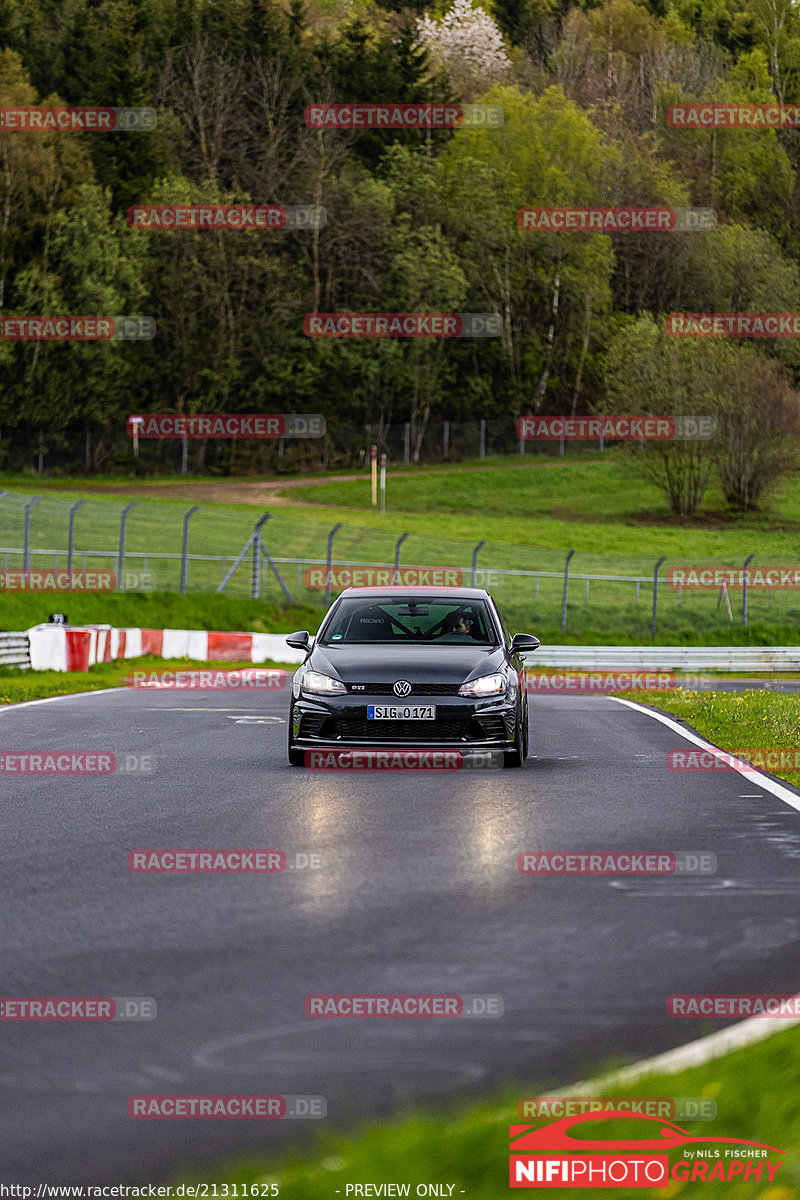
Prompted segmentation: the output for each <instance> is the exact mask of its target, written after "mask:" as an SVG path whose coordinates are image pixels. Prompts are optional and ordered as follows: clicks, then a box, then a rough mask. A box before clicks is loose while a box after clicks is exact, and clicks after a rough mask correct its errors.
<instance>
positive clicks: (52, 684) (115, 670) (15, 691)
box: [0, 654, 297, 705]
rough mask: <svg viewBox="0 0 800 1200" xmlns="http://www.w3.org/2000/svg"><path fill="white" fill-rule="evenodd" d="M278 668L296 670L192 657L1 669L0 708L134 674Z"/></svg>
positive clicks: (112, 683) (111, 684)
mask: <svg viewBox="0 0 800 1200" xmlns="http://www.w3.org/2000/svg"><path fill="white" fill-rule="evenodd" d="M254 666H258V667H280V668H282V669H283V670H285V671H289V672H294V671H295V670H296V669H297V667H296V666H292V665H290V664H287V663H278V662H266V663H257V664H254V663H251V662H239V663H229V662H198V661H197V660H196V659H193V658H169V659H166V658H155V657H153V656H152V655H149V654H146V655H142V657H141V658H126V659H118V660H116V661H115V662H110V663H97V664H96V665H95V666H93V667H90V668H89V670H88V671H20V670H19V668H18V667H0V705H2V704H20V703H21V702H22V701H23V700H44V699H46V698H47V697H48V696H70V695H74V694H75V692H96V691H99V690H101V689H102V688H116V687H126V686H127V684H126V680H127V679H128V678H129V677H130V676H131V675H132V674H133V672H134V671H147V673H148V674H152V673H153V672H155V673H157V674H163V673H164V672H166V671H170V672H174V671H203V670H206V671H208V670H211V671H215V672H216V671H236V670H238V669H239V668H240V667H241V668H246V669H248V668H251V667H254Z"/></svg>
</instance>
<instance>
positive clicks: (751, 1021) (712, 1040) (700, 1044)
mask: <svg viewBox="0 0 800 1200" xmlns="http://www.w3.org/2000/svg"><path fill="white" fill-rule="evenodd" d="M606 699H608V700H615V701H616V703H617V704H625V705H627V706H628V708H634V709H638V711H639V712H644V713H647V714H648V716H651V717H655V719H656V720H657V721H660V722H661V724H662V725H666V726H667V727H668V728H669V729H672V730H673V731H674V732H675V733H678V734H680V736H681V737H682V738H686V740H687V741H689V742H693V743H694V744H695V745H696V746H702V747H703V749H705V750H709V751H710V752H711V753H712V754H716V755H720V754H725V753H730V752H729V751H727V752H726V751H725V750H720V749H718V747H716V746H712V745H711V744H710V743H709V742H706V741H704V740H703V738H699V737H697V736H696V735H695V734H693V733H688V732H687V731H686V730H685V729H683V728H682V727H681V726H680V725H678V724H677V723H676V722H675V721H671V720H670V718H669V717H665V716H663V714H662V713H657V712H653V711H652V709H649V708H645V707H644V706H643V705H641V704H637V703H636V702H635V701H633V700H623V699H622V698H621V697H619V696H607V697H606ZM734 769H735V770H738V768H734ZM740 774H745V772H744V771H740ZM747 774H748V775H750V774H752V772H751V771H748V772H747ZM757 774H759V775H760V774H761V772H760V771H759V772H757ZM762 779H763V780H764V783H763V785H759V786H763V787H764V788H766V790H767V791H770V792H772V794H773V795H775V796H777V797H778V798H779V799H781V800H785V801H786V803H787V804H790V805H791V806H792V808H797V809H798V810H800V798H799V797H797V796H795V795H794V793H793V792H788V791H787V790H786V788H782V787H781V785H780V784H779V783H774V782H773V780H771V779H769V778H767V776H763V775H762ZM793 999H794V1000H795V1002H800V993H798V995H796V996H795V997H794V998H793ZM794 1025H800V1017H748V1018H747V1020H745V1021H738V1022H737V1023H736V1024H735V1025H731V1026H729V1027H728V1028H727V1029H720V1030H719V1031H718V1032H717V1033H709V1034H708V1035H707V1036H706V1037H701V1038H698V1039H697V1040H696V1041H694V1042H687V1043H686V1045H685V1046H677V1047H676V1048H675V1049H674V1050H667V1051H666V1052H665V1053H664V1054H656V1055H655V1056H654V1057H653V1058H643V1059H641V1060H640V1061H639V1062H636V1063H632V1064H631V1065H630V1066H629V1067H622V1068H621V1069H620V1070H618V1071H611V1072H609V1073H608V1074H607V1075H600V1076H599V1077H598V1078H596V1079H591V1080H582V1081H581V1082H580V1083H573V1084H570V1086H569V1087H566V1088H559V1089H558V1090H557V1091H555V1092H554V1093H553V1095H554V1096H564V1097H569V1096H586V1095H588V1096H592V1095H594V1094H595V1092H598V1091H602V1090H603V1089H606V1088H611V1087H618V1086H619V1085H620V1084H622V1085H625V1084H628V1083H637V1082H638V1081H639V1080H640V1079H642V1078H644V1077H645V1076H646V1075H655V1074H658V1073H663V1074H665V1075H677V1074H678V1072H679V1071H684V1070H688V1068H689V1067H700V1066H702V1065H703V1064H704V1063H707V1062H712V1061H713V1060H714V1059H715V1058H724V1056H725V1055H726V1054H731V1053H732V1052H733V1051H734V1050H741V1049H742V1048H743V1047H744V1046H752V1045H754V1044H755V1043H756V1042H762V1041H764V1039H765V1038H768V1037H771V1036H772V1035H773V1034H774V1033H779V1032H780V1031H781V1030H782V1029H791V1028H792V1027H793V1026H794ZM587 1089H594V1091H592V1090H587Z"/></svg>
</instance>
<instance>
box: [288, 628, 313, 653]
mask: <svg viewBox="0 0 800 1200" xmlns="http://www.w3.org/2000/svg"><path fill="white" fill-rule="evenodd" d="M286 645H287V646H291V647H292V649H293V650H308V649H309V647H310V645H311V634H310V633H309V632H308V630H307V629H301V630H300V631H299V632H298V633H290V634H289V635H288V637H287V638H286Z"/></svg>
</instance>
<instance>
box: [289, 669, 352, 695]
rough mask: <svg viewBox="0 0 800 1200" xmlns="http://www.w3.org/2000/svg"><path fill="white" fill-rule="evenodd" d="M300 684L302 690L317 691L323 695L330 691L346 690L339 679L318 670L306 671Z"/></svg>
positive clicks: (328, 693)
mask: <svg viewBox="0 0 800 1200" xmlns="http://www.w3.org/2000/svg"><path fill="white" fill-rule="evenodd" d="M300 686H301V687H302V689H303V691H304V692H319V693H320V694H321V695H323V696H325V695H330V694H331V693H332V692H346V691H347V688H346V687H345V686H344V684H343V683H342V681H341V680H340V679H333V678H332V677H331V676H330V675H323V674H321V672H319V671H306V672H305V674H304V675H303V679H302V682H301V684H300Z"/></svg>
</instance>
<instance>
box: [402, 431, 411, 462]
mask: <svg viewBox="0 0 800 1200" xmlns="http://www.w3.org/2000/svg"><path fill="white" fill-rule="evenodd" d="M410 461H411V426H410V425H409V424H408V422H406V428H405V433H404V434H403V463H404V464H405V466H408V464H409V462H410Z"/></svg>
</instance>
